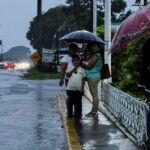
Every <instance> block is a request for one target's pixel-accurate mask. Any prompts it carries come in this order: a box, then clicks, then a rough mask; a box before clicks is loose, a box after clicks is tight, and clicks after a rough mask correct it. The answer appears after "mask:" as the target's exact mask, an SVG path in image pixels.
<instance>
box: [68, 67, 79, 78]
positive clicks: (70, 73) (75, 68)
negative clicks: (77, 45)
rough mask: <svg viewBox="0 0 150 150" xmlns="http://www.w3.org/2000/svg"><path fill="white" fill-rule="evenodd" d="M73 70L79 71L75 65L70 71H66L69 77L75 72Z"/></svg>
mask: <svg viewBox="0 0 150 150" xmlns="http://www.w3.org/2000/svg"><path fill="white" fill-rule="evenodd" d="M73 72H77V67H74V68H73V69H72V70H71V71H70V72H67V73H66V76H67V77H68V78H69V77H71V75H72V74H73Z"/></svg>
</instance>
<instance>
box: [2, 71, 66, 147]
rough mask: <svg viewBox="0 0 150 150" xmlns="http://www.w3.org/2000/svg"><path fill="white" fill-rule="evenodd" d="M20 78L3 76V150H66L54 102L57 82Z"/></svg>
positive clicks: (15, 74)
mask: <svg viewBox="0 0 150 150" xmlns="http://www.w3.org/2000/svg"><path fill="white" fill-rule="evenodd" d="M11 73H12V74H13V75H12V76H11ZM19 76H20V72H7V74H4V73H1V72H0V83H1V86H0V150H64V149H65V141H64V131H63V129H62V128H61V126H62V122H61V120H60V116H59V114H58V108H57V107H56V100H55V94H56V91H57V90H58V88H59V87H58V86H57V85H58V81H57V80H43V81H38V80H36V81H32V80H31V81H29V80H28V81H26V80H21V79H20V77H19Z"/></svg>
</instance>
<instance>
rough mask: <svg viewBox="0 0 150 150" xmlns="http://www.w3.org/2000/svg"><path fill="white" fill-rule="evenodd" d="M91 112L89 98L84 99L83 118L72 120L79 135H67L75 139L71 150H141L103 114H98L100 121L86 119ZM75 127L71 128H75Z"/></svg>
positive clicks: (70, 147)
mask: <svg viewBox="0 0 150 150" xmlns="http://www.w3.org/2000/svg"><path fill="white" fill-rule="evenodd" d="M60 95H61V94H60ZM58 99H59V98H58ZM61 101H64V98H62V97H61ZM64 104H65V103H64ZM59 107H60V106H59ZM64 109H66V107H63V108H62V110H64ZM62 110H61V111H62ZM90 110H91V103H90V102H89V100H87V98H85V97H83V117H82V118H81V119H71V120H72V122H73V125H74V127H75V131H76V132H77V135H76V134H74V133H73V134H72V133H71V134H69V133H67V137H68V138H70V139H72V138H74V139H73V140H72V141H71V142H72V143H73V144H71V145H70V144H69V149H72V150H79V149H83V150H141V149H140V148H138V147H137V146H136V145H135V144H134V143H132V142H131V141H130V140H129V139H128V138H127V137H126V136H124V134H123V133H122V132H121V131H120V130H119V129H118V128H116V126H115V125H114V124H112V123H111V122H110V121H109V120H108V119H107V118H106V117H105V116H104V115H103V114H102V113H101V112H99V114H98V117H99V119H92V118H87V117H85V116H84V115H85V114H87V113H88V112H89V111H90ZM64 112H66V110H64ZM61 113H62V112H61ZM64 120H65V122H67V121H68V119H67V118H66V117H64ZM64 120H63V121H64ZM71 120H70V121H71ZM64 125H65V128H70V127H69V126H68V125H67V124H64ZM66 125H67V127H66ZM73 125H72V127H71V128H73ZM74 135H75V136H74ZM76 138H77V139H76ZM75 139H76V140H75ZM74 140H75V141H74ZM75 143H76V144H77V145H78V149H77V148H75V147H74V146H75V145H76V144H75ZM79 144H80V145H81V147H80V146H79Z"/></svg>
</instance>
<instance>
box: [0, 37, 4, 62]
mask: <svg viewBox="0 0 150 150" xmlns="http://www.w3.org/2000/svg"><path fill="white" fill-rule="evenodd" d="M0 46H1V61H2V63H3V45H2V40H0Z"/></svg>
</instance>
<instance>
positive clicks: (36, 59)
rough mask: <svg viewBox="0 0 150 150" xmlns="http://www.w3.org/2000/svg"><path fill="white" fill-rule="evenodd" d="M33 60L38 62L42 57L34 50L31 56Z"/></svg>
mask: <svg viewBox="0 0 150 150" xmlns="http://www.w3.org/2000/svg"><path fill="white" fill-rule="evenodd" d="M30 58H31V60H32V61H33V62H38V60H39V59H40V58H41V57H40V55H39V54H38V53H37V52H34V53H33V54H32V55H31V56H30Z"/></svg>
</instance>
